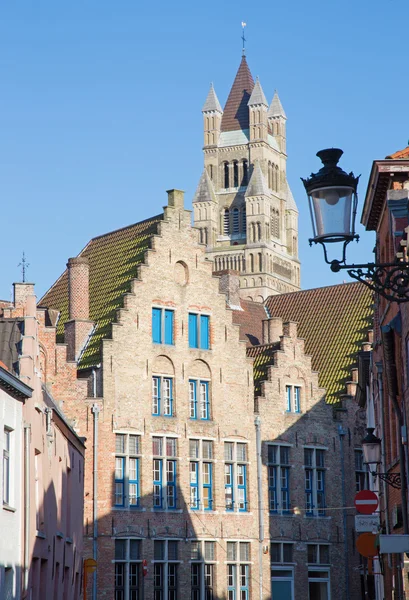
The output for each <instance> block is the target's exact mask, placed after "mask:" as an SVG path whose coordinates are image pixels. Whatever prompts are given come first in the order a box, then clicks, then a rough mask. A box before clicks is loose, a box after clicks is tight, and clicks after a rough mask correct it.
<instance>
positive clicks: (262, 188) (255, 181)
mask: <svg viewBox="0 0 409 600" xmlns="http://www.w3.org/2000/svg"><path fill="white" fill-rule="evenodd" d="M269 195H270V191H269V189H268V185H267V182H266V178H265V177H264V175H263V171H262V170H261V167H260V163H259V162H256V163H255V165H254V169H253V173H252V175H251V177H250V182H249V184H248V186H247V191H246V197H249V196H269Z"/></svg>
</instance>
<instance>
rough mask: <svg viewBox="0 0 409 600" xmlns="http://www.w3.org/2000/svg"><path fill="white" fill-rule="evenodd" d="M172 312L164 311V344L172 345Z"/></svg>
mask: <svg viewBox="0 0 409 600" xmlns="http://www.w3.org/2000/svg"><path fill="white" fill-rule="evenodd" d="M173 314H174V313H173V310H165V344H173Z"/></svg>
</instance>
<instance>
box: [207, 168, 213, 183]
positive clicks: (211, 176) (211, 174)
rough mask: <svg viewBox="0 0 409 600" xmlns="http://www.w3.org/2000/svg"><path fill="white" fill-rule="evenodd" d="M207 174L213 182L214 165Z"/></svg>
mask: <svg viewBox="0 0 409 600" xmlns="http://www.w3.org/2000/svg"><path fill="white" fill-rule="evenodd" d="M207 172H208V173H209V177H210V179H211V180H212V181H213V165H209V167H208V170H207Z"/></svg>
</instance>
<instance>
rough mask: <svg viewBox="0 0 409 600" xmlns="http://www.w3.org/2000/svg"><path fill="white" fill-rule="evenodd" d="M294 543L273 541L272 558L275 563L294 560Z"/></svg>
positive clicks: (271, 547) (271, 546) (271, 545)
mask: <svg viewBox="0 0 409 600" xmlns="http://www.w3.org/2000/svg"><path fill="white" fill-rule="evenodd" d="M293 547H294V544H293V543H289V542H271V544H270V560H271V563H274V564H282V563H292V562H294V561H293Z"/></svg>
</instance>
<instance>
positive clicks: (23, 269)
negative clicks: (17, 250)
mask: <svg viewBox="0 0 409 600" xmlns="http://www.w3.org/2000/svg"><path fill="white" fill-rule="evenodd" d="M17 266H18V267H21V274H22V275H23V283H25V282H26V274H27V269H28V267H29V266H30V263H28V262H27V261H26V255H25V253H24V251H23V258H22V259H21V263H18V265H17Z"/></svg>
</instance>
